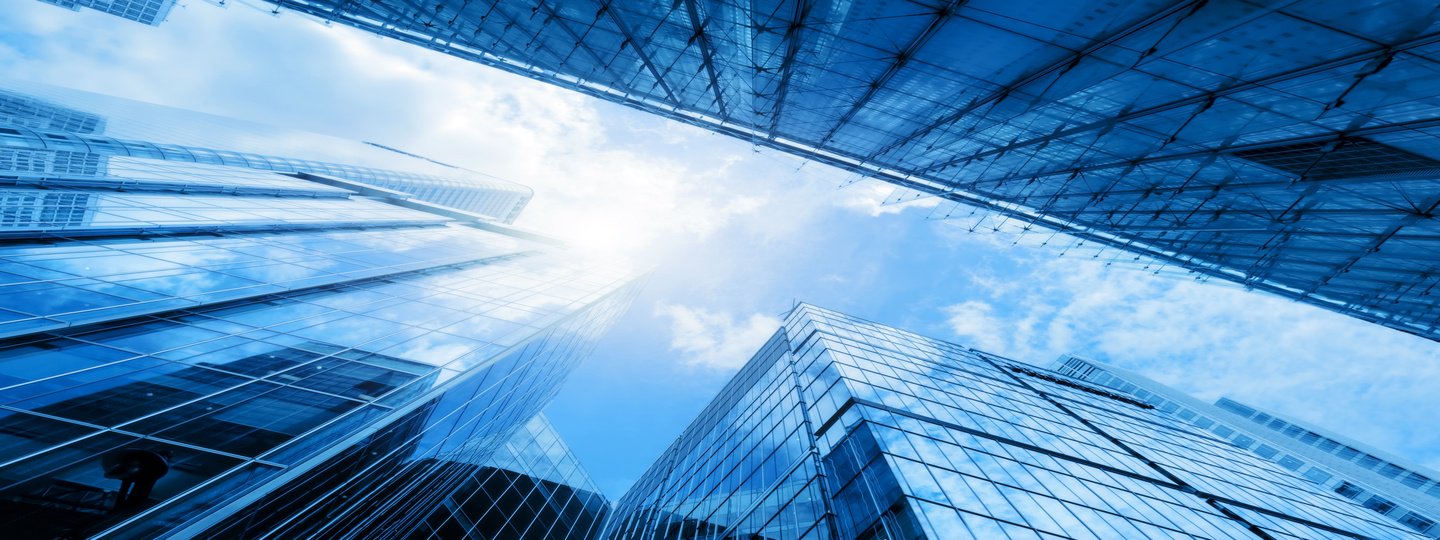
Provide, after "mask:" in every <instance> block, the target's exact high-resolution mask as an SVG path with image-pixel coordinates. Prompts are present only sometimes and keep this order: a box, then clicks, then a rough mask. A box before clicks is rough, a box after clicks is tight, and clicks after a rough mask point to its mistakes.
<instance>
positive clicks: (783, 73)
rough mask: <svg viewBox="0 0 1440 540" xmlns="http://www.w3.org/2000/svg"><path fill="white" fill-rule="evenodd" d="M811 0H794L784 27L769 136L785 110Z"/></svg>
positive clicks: (778, 127)
mask: <svg viewBox="0 0 1440 540" xmlns="http://www.w3.org/2000/svg"><path fill="white" fill-rule="evenodd" d="M812 1H813V0H794V2H795V13H794V15H793V16H792V17H791V19H790V25H789V26H787V27H786V28H785V58H783V59H781V60H780V84H779V85H777V86H776V88H775V106H774V107H773V108H771V110H770V129H768V130H767V131H766V135H767V136H768V137H769V138H774V137H775V134H776V132H777V131H778V130H779V129H780V115H781V113H783V112H784V111H785V99H786V97H787V96H788V95H789V93H790V79H791V78H792V77H794V76H795V58H796V57H797V56H799V55H800V31H801V30H803V29H804V28H805V19H808V18H810V9H811V8H813V7H815V6H814V4H812V3H811V2H812Z"/></svg>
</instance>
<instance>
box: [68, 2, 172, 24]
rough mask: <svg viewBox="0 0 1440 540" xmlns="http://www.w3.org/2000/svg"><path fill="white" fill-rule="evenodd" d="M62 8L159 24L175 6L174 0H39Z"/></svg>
mask: <svg viewBox="0 0 1440 540" xmlns="http://www.w3.org/2000/svg"><path fill="white" fill-rule="evenodd" d="M40 1H41V2H44V3H46V4H53V5H57V6H60V7H63V8H69V9H73V10H75V11H80V8H90V9H93V10H95V11H99V12H101V13H108V14H111V15H114V16H116V17H120V18H123V19H130V20H132V21H135V22H140V23H145V24H148V25H151V26H159V24H160V23H162V22H165V17H166V16H168V15H170V9H171V8H174V7H175V0H40Z"/></svg>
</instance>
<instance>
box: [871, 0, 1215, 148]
mask: <svg viewBox="0 0 1440 540" xmlns="http://www.w3.org/2000/svg"><path fill="white" fill-rule="evenodd" d="M1206 2H1208V0H1189V1H1186V2H1180V3H1177V4H1175V5H1173V6H1170V7H1168V8H1165V9H1164V10H1161V11H1160V12H1159V13H1155V14H1153V15H1151V16H1149V17H1146V18H1145V19H1142V20H1140V21H1139V22H1137V23H1135V24H1133V25H1130V26H1128V27H1125V28H1123V29H1121V30H1120V31H1118V32H1114V33H1112V34H1110V35H1108V36H1106V37H1104V38H1101V39H1099V40H1096V41H1092V42H1091V43H1090V44H1089V45H1087V46H1086V47H1085V48H1083V49H1080V50H1078V51H1075V52H1074V53H1073V54H1070V55H1068V56H1065V57H1064V58H1061V59H1059V60H1057V61H1055V62H1052V63H1050V64H1049V65H1046V66H1044V67H1042V68H1040V69H1038V70H1036V71H1034V72H1031V73H1030V74H1029V75H1027V76H1025V77H1024V78H1021V79H1020V80H1019V81H1016V82H1014V83H1012V84H1010V85H1008V86H1005V87H1002V88H1001V89H999V90H997V91H994V92H991V93H990V94H988V95H986V96H984V97H981V98H980V99H977V100H974V101H971V102H970V103H969V104H968V105H966V106H965V107H963V108H961V109H958V110H955V111H953V112H951V113H949V114H946V115H945V116H941V117H940V118H937V119H935V120H934V121H932V122H930V123H929V124H926V125H925V126H923V127H921V128H920V129H918V130H915V131H912V132H910V133H908V134H906V135H903V136H901V137H899V138H897V139H895V140H894V141H891V142H890V144H887V145H885V146H883V147H881V148H880V149H879V150H876V151H874V152H872V153H870V155H868V156H866V157H865V159H867V160H870V159H875V158H876V157H879V156H883V155H885V154H887V153H889V152H891V151H893V150H895V149H896V148H900V147H902V146H905V145H907V144H909V143H911V142H913V141H915V140H918V139H920V138H921V137H924V136H926V135H929V134H930V132H932V131H935V130H936V129H940V128H942V127H945V126H948V125H950V124H953V123H955V122H957V121H959V120H960V119H961V118H964V117H966V116H969V115H970V114H971V113H974V112H975V111H977V110H979V109H980V108H981V107H985V106H987V105H990V104H991V103H995V102H998V101H1000V100H1003V99H1005V98H1006V97H1008V96H1009V95H1011V94H1012V93H1013V92H1014V91H1015V90H1016V89H1017V88H1021V87H1024V86H1028V85H1030V84H1033V83H1034V82H1035V81H1038V80H1041V79H1043V78H1045V77H1046V76H1048V75H1050V74H1051V73H1055V72H1057V71H1060V72H1061V73H1062V74H1063V73H1064V72H1065V71H1068V70H1070V69H1072V68H1074V67H1075V66H1076V65H1077V64H1079V63H1080V60H1081V59H1084V58H1086V57H1093V56H1094V55H1095V54H1096V53H1098V52H1100V51H1101V50H1103V49H1106V48H1109V47H1111V46H1113V45H1115V43H1116V42H1118V41H1120V40H1121V39H1124V38H1126V37H1129V36H1131V35H1134V34H1136V33H1138V32H1140V31H1142V30H1145V29H1147V28H1149V27H1151V26H1153V25H1155V24H1158V23H1160V22H1162V21H1164V20H1166V19H1169V18H1171V17H1174V16H1175V15H1176V14H1180V13H1185V14H1186V16H1187V17H1188V16H1189V14H1190V13H1194V12H1195V11H1198V10H1199V9H1200V7H1201V6H1203V5H1205V3H1206ZM1187 10H1189V11H1188V12H1187ZM1181 20H1183V18H1181ZM1176 24H1177V25H1178V24H1179V21H1176Z"/></svg>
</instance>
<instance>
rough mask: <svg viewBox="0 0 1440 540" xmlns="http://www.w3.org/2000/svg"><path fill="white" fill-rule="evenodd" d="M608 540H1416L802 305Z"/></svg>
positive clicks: (1046, 389)
mask: <svg viewBox="0 0 1440 540" xmlns="http://www.w3.org/2000/svg"><path fill="white" fill-rule="evenodd" d="M607 530H608V535H609V538H611V539H617V540H618V539H636V540H662V539H665V540H669V539H683V538H767V539H844V540H849V539H866V540H870V539H882V538H892V539H895V538H904V539H917V538H929V539H936V540H940V539H944V540H959V539H970V538H975V539H980V540H992V539H1005V538H1011V539H1022V538H1023V539H1041V538H1045V539H1051V538H1055V539H1058V538H1077V539H1078V538H1085V539H1097V538H1101V539H1121V538H1123V539H1134V538H1237V539H1241V538H1243V539H1257V538H1258V539H1280V538H1307V539H1310V538H1337V539H1343V538H1356V539H1359V538H1404V539H1416V540H1419V539H1423V538H1424V537H1423V536H1420V535H1417V534H1415V533H1413V532H1411V531H1409V530H1408V529H1405V528H1401V527H1400V526H1399V525H1398V524H1396V523H1394V522H1393V521H1390V520H1388V519H1386V518H1384V517H1381V516H1379V515H1377V514H1375V513H1374V512H1371V511H1370V510H1367V509H1365V508H1362V507H1361V506H1359V505H1357V504H1356V503H1354V502H1351V501H1350V500H1348V499H1345V498H1342V497H1341V496H1339V495H1337V494H1336V493H1334V492H1333V491H1331V490H1328V489H1324V488H1322V487H1321V486H1319V485H1316V484H1315V483H1314V482H1312V481H1310V480H1307V479H1304V478H1302V477H1300V476H1299V475H1297V474H1295V473H1293V472H1291V471H1289V470H1286V469H1285V468H1282V467H1280V466H1278V465H1276V464H1274V463H1271V462H1269V461H1266V460H1263V459H1260V458H1258V457H1256V456H1255V455H1253V454H1251V453H1249V452H1247V451H1245V450H1243V449H1240V448H1237V447H1235V446H1234V445H1232V444H1230V443H1228V442H1227V441H1224V440H1221V439H1219V438H1216V437H1215V436H1214V435H1212V434H1211V433H1209V432H1207V431H1205V430H1202V429H1199V428H1197V427H1195V426H1192V425H1190V424H1188V423H1186V422H1183V421H1179V420H1178V419H1177V418H1175V417H1172V416H1170V415H1169V414H1167V413H1164V412H1161V411H1159V410H1157V409H1155V408H1154V407H1153V406H1152V405H1150V404H1148V403H1146V402H1144V401H1140V400H1137V399H1134V398H1132V397H1129V396H1127V395H1123V394H1120V393H1117V392H1114V391H1112V390H1110V389H1108V388H1105V387H1101V386H1097V385H1093V384H1090V383H1087V382H1084V381H1081V380H1079V379H1075V378H1071V377H1068V376H1065V375H1062V374H1059V373H1056V372H1052V371H1049V370H1045V369H1042V368H1038V367H1033V366H1030V365H1028V364H1023V363H1019V362H1015V361H1012V360H1007V359H1005V358H1001V357H998V356H995V355H992V354H988V353H985V352H981V351H977V350H974V349H969V348H966V347H962V346H959V345H955V344H951V343H946V342H943V341H938V340H934V339H930V338H925V337H922V336H919V335H916V334H912V333H909V332H905V331H903V330H898V329H895V328H890V327H886V326H882V325H879V324H875V323H871V322H866V321H863V320H859V319H856V318H854V317H851V316H848V315H844V314H840V313H836V312H833V311H827V310H823V309H820V308H816V307H813V306H809V305H800V306H798V307H796V308H795V309H794V310H792V312H791V313H790V315H789V316H788V317H787V319H786V321H785V323H784V326H783V327H782V328H781V329H780V330H779V331H778V332H776V333H775V335H774V337H772V338H771V339H770V341H769V342H768V343H766V344H765V346H764V347H763V348H762V349H761V350H760V352H759V353H757V354H756V355H755V356H754V357H753V358H751V360H750V361H749V362H748V363H747V364H746V365H745V366H744V367H742V368H741V369H740V371H739V373H738V374H737V375H736V376H735V378H734V379H733V380H731V382H730V383H729V384H728V385H727V386H726V387H725V388H724V389H723V390H722V391H721V392H720V394H719V395H718V396H717V397H716V398H715V400H714V401H712V402H711V403H710V404H709V405H708V406H707V407H706V408H705V409H704V410H703V411H702V412H701V413H700V415H699V417H698V418H697V419H696V420H695V421H694V423H692V424H691V425H690V426H689V427H688V428H686V429H685V431H684V432H683V433H682V434H681V436H680V437H679V439H678V440H677V441H676V442H675V443H674V444H673V445H671V446H670V448H668V449H666V450H665V452H664V453H663V454H662V455H661V456H660V458H659V459H658V460H657V461H656V463H655V464H654V465H653V466H652V467H651V468H650V470H649V471H647V472H646V473H645V474H644V475H643V476H642V477H641V479H640V480H639V481H638V482H636V483H635V486H634V487H633V488H632V489H631V490H630V492H629V493H627V494H626V495H625V496H624V497H623V498H622V499H621V501H620V504H619V507H618V508H617V510H616V516H615V518H613V520H612V522H611V524H610V525H609V526H608V529H607Z"/></svg>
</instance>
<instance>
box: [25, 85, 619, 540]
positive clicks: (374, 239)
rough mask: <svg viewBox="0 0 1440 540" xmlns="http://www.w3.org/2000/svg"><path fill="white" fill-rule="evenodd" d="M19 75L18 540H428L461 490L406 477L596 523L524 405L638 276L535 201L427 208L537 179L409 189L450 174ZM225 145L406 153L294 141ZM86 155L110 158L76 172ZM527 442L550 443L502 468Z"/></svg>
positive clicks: (401, 157) (547, 390) (460, 500)
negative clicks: (554, 227) (524, 210)
mask: <svg viewBox="0 0 1440 540" xmlns="http://www.w3.org/2000/svg"><path fill="white" fill-rule="evenodd" d="M7 86H9V87H10V88H9V89H8V90H6V91H5V92H4V93H0V96H3V99H0V111H3V112H0V114H3V115H4V117H3V118H0V184H3V188H0V200H3V201H4V203H5V204H4V208H3V211H4V215H3V219H0V239H3V243H0V278H3V279H0V338H4V339H3V341H0V527H3V529H0V530H4V531H6V532H5V534H6V535H7V537H11V538H80V537H99V538H157V537H167V536H168V537H176V538H186V537H206V538H222V537H224V538H259V537H271V538H295V537H305V536H315V535H319V536H325V537H343V536H346V535H351V536H354V535H357V534H360V533H361V532H362V531H370V532H375V533H376V534H382V533H383V535H390V536H396V535H410V534H415V535H420V536H423V534H422V533H421V532H422V531H424V530H425V527H427V525H426V519H427V518H429V517H431V516H432V514H434V513H435V512H436V511H437V510H438V509H440V508H442V505H440V500H441V499H439V498H436V499H435V500H434V501H432V502H435V503H436V504H435V505H414V506H406V505H405V502H406V501H412V502H414V501H416V499H413V498H410V497H401V495H402V494H407V493H415V492H424V493H428V494H433V495H435V496H436V497H439V496H440V495H444V496H445V497H448V499H446V500H453V501H456V502H455V504H458V505H459V508H461V509H465V508H467V507H465V506H464V504H466V501H468V500H469V498H470V496H471V495H476V496H478V495H479V494H480V492H479V491H473V490H472V491H467V489H472V488H467V487H466V486H471V485H476V483H477V482H479V484H478V485H481V486H484V487H487V488H495V487H496V486H499V484H498V482H499V479H502V478H503V479H504V480H507V481H509V482H510V484H512V485H519V484H522V483H524V482H529V484H527V485H532V486H535V489H534V490H532V491H535V490H538V489H541V488H543V492H535V493H532V492H525V493H519V495H521V496H522V498H521V500H519V501H518V503H517V504H519V506H517V507H515V508H511V511H512V514H515V513H517V512H520V511H521V510H524V511H529V512H542V510H536V508H537V507H543V505H545V504H560V505H562V506H560V507H558V508H556V509H555V510H554V511H552V512H551V513H550V514H544V515H546V516H547V517H552V518H555V519H558V520H561V523H560V524H559V525H557V527H556V528H555V529H554V531H555V534H553V535H552V536H551V537H552V538H557V539H560V538H564V539H570V538H577V539H578V538H584V537H586V536H585V535H586V534H587V532H588V531H589V530H590V529H591V528H593V525H594V522H595V521H597V520H598V519H600V516H599V515H598V514H600V513H603V511H602V509H597V508H596V504H597V503H596V502H595V496H593V487H591V486H589V484H588V481H586V480H585V479H584V477H583V475H582V474H578V473H576V472H575V471H574V470H573V460H572V461H571V462H566V461H565V460H564V456H565V452H564V451H563V448H562V447H560V446H557V445H558V444H559V443H558V442H556V441H555V439H554V435H553V432H551V431H549V430H547V429H546V427H545V425H543V420H532V419H534V418H535V417H536V415H537V414H538V413H539V412H540V410H541V408H542V407H543V406H544V404H545V403H546V402H547V401H548V400H549V398H550V397H551V396H552V395H553V394H554V393H555V392H556V390H557V389H558V386H559V384H560V382H561V381H562V380H563V379H564V377H565V376H566V375H567V374H568V373H569V372H570V371H571V369H572V368H573V367H574V366H575V365H576V363H577V362H578V361H579V359H580V358H581V357H583V356H584V355H585V353H586V351H587V349H588V347H589V346H590V344H592V343H593V341H594V339H595V338H596V337H597V335H598V333H599V332H601V331H603V329H604V328H605V327H606V326H607V325H608V324H609V322H610V321H611V320H613V318H614V317H616V316H617V315H618V314H619V312H620V310H622V309H623V308H624V306H625V305H626V303H627V302H628V297H629V295H630V294H631V292H632V291H633V286H632V285H631V282H632V280H633V278H634V274H633V273H632V272H631V271H629V270H626V269H624V268H619V267H614V266H608V265H605V264H600V263H596V262H592V261H587V260H584V259H581V258H579V257H578V256H577V255H575V254H573V253H571V252H569V251H567V250H566V249H564V248H563V247H562V246H560V245H559V243H558V242H556V241H554V240H550V239H547V238H544V237H541V236H538V235H536V234H533V233H528V232H524V231H520V230H517V229H514V228H512V227H510V226H508V225H505V224H504V221H506V220H508V219H511V218H513V213H514V211H515V210H516V209H517V206H518V205H523V200H522V199H518V198H515V197H510V198H509V199H504V200H508V201H509V203H507V204H508V205H495V206H494V208H495V209H497V211H496V212H494V213H491V214H483V213H478V212H472V211H466V210H463V209H459V208H452V207H448V206H441V205H438V204H432V203H430V202H425V201H424V200H423V199H426V198H430V199H433V200H437V201H455V200H458V201H460V202H461V203H462V204H464V203H465V201H467V200H469V201H470V202H471V203H474V202H476V201H478V200H480V198H479V196H481V195H485V194H487V193H491V192H499V194H500V195H504V196H509V195H511V194H514V193H522V192H523V193H525V194H526V196H525V197H524V199H528V190H521V189H515V188H513V187H512V185H510V184H509V183H505V182H500V181H498V180H494V181H491V180H486V181H483V182H478V183H474V184H467V183H464V182H463V181H461V180H454V181H453V184H452V185H450V191H449V192H448V194H447V193H446V192H445V191H444V190H432V191H430V192H428V193H427V194H426V195H420V194H413V193H409V192H405V191H402V190H404V189H415V190H416V191H421V192H422V193H426V192H425V190H426V189H427V188H431V187H434V186H435V185H436V184H430V183H426V182H424V180H425V179H427V178H432V177H431V176H428V174H427V173H424V172H417V173H408V172H401V171H409V170H418V171H425V170H427V168H442V169H444V168H445V167H446V166H443V165H440V164H436V163H433V162H427V161H425V160H422V159H417V158H415V157H413V156H411V155H408V154H401V153H397V152H394V151H392V150H387V149H383V148H379V147H376V146H371V145H362V144H354V143H350V144H348V145H347V144H341V143H340V142H338V140H335V139H332V138H328V137H320V136H315V135H307V134H300V133H286V134H285V136H283V137H273V136H269V135H274V134H275V132H274V131H273V128H265V129H270V130H271V131H268V132H266V131H261V132H260V133H257V134H254V135H251V136H248V137H241V136H240V135H242V134H244V133H245V130H246V129H247V128H249V127H252V126H245V125H244V124H243V123H238V122H227V121H223V120H222V119H217V118H213V117H212V118H207V117H193V118H192V115H186V114H184V113H181V112H177V111H175V110H171V109H164V108H158V107H153V106H145V105H141V104H134V103H128V102H123V101H117V100H112V99H105V98H101V97H98V96H91V95H85V94H80V93H75V92H68V91H63V90H58V89H50V88H45V89H43V91H42V92H41V93H40V94H39V95H35V94H31V93H27V92H26V91H22V90H20V89H19V87H21V86H25V85H20V84H18V83H17V84H8V83H7ZM82 104H83V105H82ZM27 111H28V112H27ZM186 118H190V121H188V122H193V123H187V120H186ZM92 120H93V121H92ZM197 125H198V127H197ZM256 129H260V128H256ZM102 131H103V133H102ZM144 133H150V134H151V135H148V136H147V135H143V134H144ZM187 134H198V135H202V136H204V137H206V138H191V137H190V136H188V135H187ZM227 137H232V139H228V140H233V141H235V142H236V144H238V145H241V146H243V145H244V144H251V145H259V144H263V142H254V141H284V142H285V143H288V144H294V145H297V148H302V149H309V148H323V149H327V150H328V151H331V152H354V154H353V157H355V159H356V160H362V161H367V162H377V161H378V162H385V163H390V164H395V165H398V166H397V167H396V168H393V169H392V168H377V167H375V166H371V165H349V164H348V163H349V162H348V161H338V160H337V161H329V160H330V159H331V158H330V157H324V158H321V159H316V160H304V159H295V158H277V157H275V154H267V153H260V152H253V151H250V150H248V149H244V148H240V147H239V146H229V145H228V144H227V143H226V140H227V139H226V138H227ZM247 140H248V141H252V142H249V143H246V141H247ZM307 142H318V143H319V144H315V145H309V144H307ZM230 148H235V150H232V149H230ZM366 152H368V153H373V154H376V155H373V156H362V154H363V153H366ZM63 153H68V154H63ZM172 158H173V159H172ZM77 160H78V161H84V162H86V163H90V164H93V166H87V167H81V168H77V167H74V166H68V165H67V166H61V165H58V164H60V163H61V162H68V163H74V162H76V161H77ZM247 164H248V166H245V165H247ZM412 166H413V167H412ZM456 174H457V175H458V173H456ZM389 180H394V181H395V182H394V183H391V184H384V182H386V181H389ZM374 184H383V186H381V187H377V186H376V185H374ZM496 186H499V188H497V187H496ZM456 193H460V194H469V195H476V196H477V197H472V198H470V199H466V198H464V197H461V198H459V199H456V198H454V197H453V195H454V194H456ZM495 200H497V201H499V200H502V199H499V198H497V199H495ZM472 208H474V209H476V210H484V209H485V208H486V207H484V206H472ZM534 422H542V424H541V425H539V426H538V427H536V425H535V424H534ZM527 423H528V424H529V426H530V427H526V426H527ZM527 440H529V441H531V442H530V443H525V442H524V441H527ZM517 441H519V442H517ZM525 444H529V446H525V447H524V448H527V449H528V448H531V447H533V448H535V449H538V451H544V452H549V453H551V454H553V455H554V456H558V457H554V458H553V459H551V460H550V461H543V460H536V459H531V458H532V457H533V456H531V455H530V454H529V453H525V454H524V456H523V458H524V459H522V460H519V461H517V460H516V459H514V458H513V457H512V459H509V460H508V461H507V460H503V459H502V458H504V456H506V455H507V452H510V453H513V452H515V451H516V450H515V448H518V447H517V446H516V445H521V446H524V445H525ZM496 460H500V461H496ZM496 463H501V464H500V465H497V464H496ZM507 464H508V465H507ZM462 472H463V473H464V474H461V473H462ZM491 477H493V478H494V479H492V478H491ZM567 481H572V482H575V484H574V485H569V484H565V482H567ZM487 482H488V483H487ZM500 487H503V486H500ZM473 489H474V490H479V489H480V488H478V487H477V488H473ZM567 490H568V491H567ZM480 491H483V490H480ZM512 499H513V497H512V498H510V499H506V501H505V502H517V501H514V500H512ZM566 505H577V506H566ZM601 506H603V504H602V505H601ZM377 509H379V510H377ZM562 510H563V511H562ZM542 513H543V512H542ZM456 515H463V514H456ZM517 515H518V514H517ZM379 517H384V518H385V519H383V520H379V519H378V518H379ZM440 520H441V521H443V516H442V517H441V518H440ZM470 525H471V526H470V529H471V530H472V531H473V532H474V533H475V534H476V535H483V534H490V533H492V532H497V531H491V530H488V529H485V527H486V526H489V525H494V523H491V522H484V523H480V524H470ZM503 525H505V526H510V527H513V526H516V525H514V524H512V523H510V522H506V523H504V524H503ZM436 534H437V535H439V536H442V537H443V536H444V535H443V534H442V533H436Z"/></svg>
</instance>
